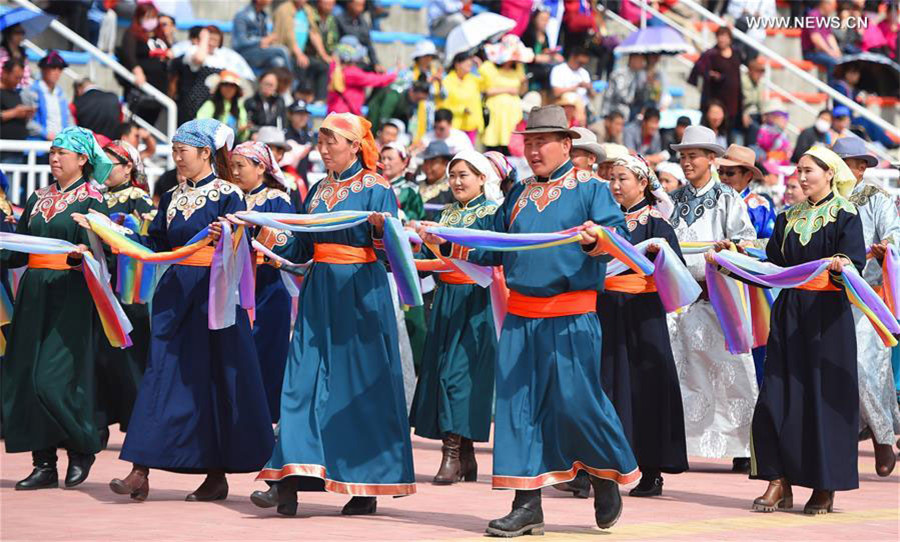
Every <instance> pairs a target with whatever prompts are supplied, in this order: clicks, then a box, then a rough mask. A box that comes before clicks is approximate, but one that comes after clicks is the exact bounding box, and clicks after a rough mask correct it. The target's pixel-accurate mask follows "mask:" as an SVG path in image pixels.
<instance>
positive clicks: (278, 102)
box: [244, 70, 287, 129]
mask: <svg viewBox="0 0 900 542" xmlns="http://www.w3.org/2000/svg"><path fill="white" fill-rule="evenodd" d="M244 109H246V110H247V120H249V121H250V127H251V129H256V128H259V127H260V126H277V127H278V128H281V129H284V127H285V126H287V108H286V107H285V106H284V101H283V100H282V99H281V96H279V95H278V76H277V75H275V72H274V70H269V71H267V72H266V73H264V74H262V75H261V76H260V78H259V87H258V88H257V91H256V94H254V95H253V96H251V97H249V98H247V99H246V100H245V101H244Z"/></svg>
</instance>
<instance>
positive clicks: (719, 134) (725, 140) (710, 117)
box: [700, 100, 731, 147]
mask: <svg viewBox="0 0 900 542" xmlns="http://www.w3.org/2000/svg"><path fill="white" fill-rule="evenodd" d="M700 124H701V125H702V126H706V127H707V128H709V129H710V130H712V131H713V133H714V134H715V136H716V145H721V146H722V147H727V146H728V145H730V144H731V131H730V130H729V124H728V116H727V115H726V113H725V105H724V104H722V102H720V101H719V100H711V101H710V102H709V103H708V104H707V105H706V109H705V110H704V111H703V118H702V119H701V121H700Z"/></svg>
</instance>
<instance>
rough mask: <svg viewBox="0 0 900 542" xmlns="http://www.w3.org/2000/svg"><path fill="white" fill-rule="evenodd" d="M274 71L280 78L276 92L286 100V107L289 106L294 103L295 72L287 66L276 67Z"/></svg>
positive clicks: (283, 100)
mask: <svg viewBox="0 0 900 542" xmlns="http://www.w3.org/2000/svg"><path fill="white" fill-rule="evenodd" d="M272 71H273V72H275V77H277V78H278V86H277V87H276V89H275V93H276V94H277V95H278V96H279V97H280V98H281V101H282V102H284V107H285V108H287V107H288V106H289V105H291V104H292V103H294V94H293V88H294V72H292V71H291V70H289V69H287V68H275V69H274V70H272Z"/></svg>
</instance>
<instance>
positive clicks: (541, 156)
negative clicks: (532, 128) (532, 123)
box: [525, 132, 572, 177]
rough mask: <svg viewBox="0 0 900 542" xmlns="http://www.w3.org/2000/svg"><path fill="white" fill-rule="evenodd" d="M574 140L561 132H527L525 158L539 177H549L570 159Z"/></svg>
mask: <svg viewBox="0 0 900 542" xmlns="http://www.w3.org/2000/svg"><path fill="white" fill-rule="evenodd" d="M571 150H572V140H571V139H569V138H568V137H565V136H563V135H562V134H560V133H552V132H551V133H538V134H525V159H526V160H528V166H529V167H530V168H531V171H533V172H534V174H535V175H537V176H538V177H548V176H549V175H550V174H551V173H553V171H554V170H555V169H556V168H558V167H559V166H561V165H563V164H564V163H565V162H566V160H568V159H569V151H571Z"/></svg>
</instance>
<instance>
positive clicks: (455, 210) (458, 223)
mask: <svg viewBox="0 0 900 542" xmlns="http://www.w3.org/2000/svg"><path fill="white" fill-rule="evenodd" d="M495 212H497V204H496V203H494V202H492V201H488V200H487V198H485V196H484V194H481V195H479V196H477V197H475V198H473V199H472V201H470V202H468V203H467V204H465V205H461V204H460V203H459V202H458V201H457V202H453V203H452V204H451V205H449V206H448V207H447V208H446V209H444V212H443V213H441V220H440V222H441V224H442V225H444V226H453V227H462V228H468V227H469V226H471V225H472V224H474V223H475V221H476V220H478V219H479V218H483V217H485V216H488V215H492V214H494V213H495Z"/></svg>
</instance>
